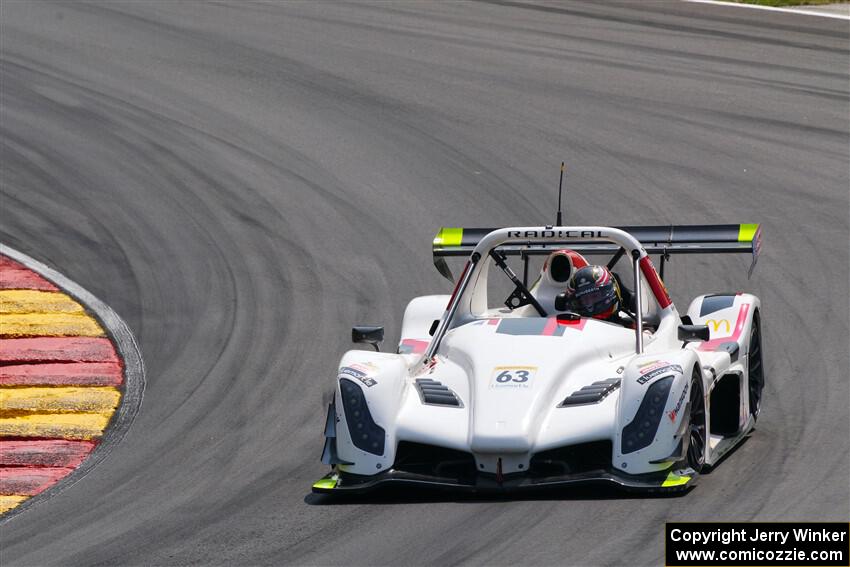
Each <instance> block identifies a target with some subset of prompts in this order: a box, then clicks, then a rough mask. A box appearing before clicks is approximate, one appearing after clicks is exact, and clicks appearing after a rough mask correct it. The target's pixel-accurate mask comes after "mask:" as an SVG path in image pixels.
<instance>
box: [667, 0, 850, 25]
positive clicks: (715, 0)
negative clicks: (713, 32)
mask: <svg viewBox="0 0 850 567" xmlns="http://www.w3.org/2000/svg"><path fill="white" fill-rule="evenodd" d="M682 2H691V3H692V4H713V5H714V6H734V7H737V8H752V9H753V10H767V11H770V12H785V13H786V14H801V15H803V16H820V17H821V18H835V19H837V20H850V15H844V14H833V13H830V12H819V11H815V10H806V9H804V8H787V7H786V8H778V7H775V6H759V5H758V4H743V3H741V2H722V1H720V0H682Z"/></svg>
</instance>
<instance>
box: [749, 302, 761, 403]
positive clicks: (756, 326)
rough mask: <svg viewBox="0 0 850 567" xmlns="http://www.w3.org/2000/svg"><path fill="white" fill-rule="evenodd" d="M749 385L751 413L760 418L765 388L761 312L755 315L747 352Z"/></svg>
mask: <svg viewBox="0 0 850 567" xmlns="http://www.w3.org/2000/svg"><path fill="white" fill-rule="evenodd" d="M747 369H748V370H749V372H748V386H749V391H750V415H752V416H753V419H754V420H755V419H758V416H759V412H761V393H762V390H763V389H764V363H763V359H762V355H761V318H760V316H759V312H758V311H756V312H755V314H754V315H753V329H752V331H751V333H750V348H749V350H748V352H747Z"/></svg>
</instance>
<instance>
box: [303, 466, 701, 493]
mask: <svg viewBox="0 0 850 567" xmlns="http://www.w3.org/2000/svg"><path fill="white" fill-rule="evenodd" d="M697 477H698V475H697V474H696V473H695V472H694V471H693V470H691V469H683V470H670V471H663V472H660V473H649V474H642V475H625V474H621V473H618V472H615V471H610V470H597V471H589V472H584V473H576V474H571V475H565V476H556V477H530V476H511V477H506V478H504V479H503V480H502V481H501V482H499V481H497V480H496V478H495V477H490V476H483V475H478V476H476V477H475V478H473V479H450V478H443V477H433V476H427V475H419V474H414V473H409V472H405V471H398V470H394V469H391V470H388V471H384V472H382V473H379V474H377V475H374V476H359V475H351V474H346V473H344V472H341V471H332V472H330V473H329V474H327V475H325V476H324V477H323V478H321V479H319V480H318V481H316V482H315V483H314V484H313V492H316V493H321V494H365V493H368V492H372V491H374V490H377V489H379V488H384V487H391V486H410V487H419V488H422V489H432V490H444V491H450V492H469V493H494V494H499V493H506V492H523V491H532V490H547V489H554V488H572V487H579V486H606V485H607V486H612V487H614V488H618V489H621V490H625V491H635V492H665V493H669V492H682V491H686V490H688V489H689V488H691V487H692V486H694V484H695V483H696V480H697Z"/></svg>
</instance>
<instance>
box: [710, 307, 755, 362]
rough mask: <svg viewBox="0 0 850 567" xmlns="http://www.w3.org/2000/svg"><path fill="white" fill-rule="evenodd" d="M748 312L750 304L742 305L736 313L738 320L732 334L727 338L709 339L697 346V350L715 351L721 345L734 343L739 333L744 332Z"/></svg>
mask: <svg viewBox="0 0 850 567" xmlns="http://www.w3.org/2000/svg"><path fill="white" fill-rule="evenodd" d="M749 312H750V304H749V303H744V304H742V305H741V308H740V310H739V311H738V320H737V321H736V322H735V330H734V331H732V334H731V335H730V336H728V337H720V338H717V339H711V340H710V341H706V342H704V343H702V344H701V345H700V346H699V350H717V347H719V346H720V345H722V344H723V343H733V342H736V341H737V340H738V337H740V336H741V332H742V331H743V330H744V324H746V322H747V313H749Z"/></svg>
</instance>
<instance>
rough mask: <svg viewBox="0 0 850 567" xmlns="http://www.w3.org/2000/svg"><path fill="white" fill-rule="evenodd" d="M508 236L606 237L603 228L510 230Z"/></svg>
mask: <svg viewBox="0 0 850 567" xmlns="http://www.w3.org/2000/svg"><path fill="white" fill-rule="evenodd" d="M508 238H605V233H603V232H602V231H601V230H550V229H547V230H509V231H508Z"/></svg>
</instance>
